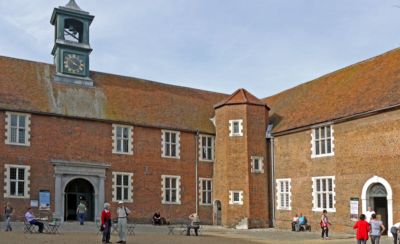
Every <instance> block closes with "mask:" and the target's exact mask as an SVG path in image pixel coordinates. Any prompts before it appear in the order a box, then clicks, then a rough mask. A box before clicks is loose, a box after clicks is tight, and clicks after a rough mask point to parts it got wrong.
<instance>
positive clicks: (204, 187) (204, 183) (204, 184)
mask: <svg viewBox="0 0 400 244" xmlns="http://www.w3.org/2000/svg"><path fill="white" fill-rule="evenodd" d="M201 183H202V184H201V185H202V188H203V190H206V189H207V181H205V180H203V181H202V182H201Z"/></svg>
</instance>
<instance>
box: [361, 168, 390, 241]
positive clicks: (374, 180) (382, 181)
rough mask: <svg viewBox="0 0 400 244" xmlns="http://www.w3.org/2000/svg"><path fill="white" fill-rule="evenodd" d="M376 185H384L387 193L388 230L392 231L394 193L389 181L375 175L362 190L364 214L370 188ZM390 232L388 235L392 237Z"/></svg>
mask: <svg viewBox="0 0 400 244" xmlns="http://www.w3.org/2000/svg"><path fill="white" fill-rule="evenodd" d="M376 183H380V184H382V185H383V186H384V187H385V189H386V192H387V196H386V199H387V210H388V211H387V212H388V228H389V230H390V228H391V227H392V226H393V191H392V187H391V186H390V184H389V182H388V181H387V180H385V179H384V178H381V177H379V176H376V175H374V176H373V177H371V178H369V179H368V180H367V181H366V182H365V184H364V186H363V188H362V192H361V201H362V204H361V206H362V213H365V212H366V211H367V200H368V199H367V193H368V188H369V187H370V186H371V185H373V184H376ZM389 230H388V235H389V236H392V233H390V231H389Z"/></svg>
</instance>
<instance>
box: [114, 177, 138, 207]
mask: <svg viewBox="0 0 400 244" xmlns="http://www.w3.org/2000/svg"><path fill="white" fill-rule="evenodd" d="M112 175H113V178H112V184H113V192H112V201H113V202H118V201H124V202H133V187H132V186H133V173H130V172H112ZM118 175H120V176H121V181H122V182H121V183H122V184H123V180H124V176H128V186H127V187H128V197H127V199H125V198H124V195H125V194H124V191H123V189H124V188H126V186H124V185H121V186H119V185H117V176H118ZM117 187H121V188H122V189H121V197H122V199H118V198H117Z"/></svg>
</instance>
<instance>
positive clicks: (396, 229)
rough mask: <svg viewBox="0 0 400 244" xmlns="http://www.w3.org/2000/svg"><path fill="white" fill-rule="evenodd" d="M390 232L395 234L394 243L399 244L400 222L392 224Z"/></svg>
mask: <svg viewBox="0 0 400 244" xmlns="http://www.w3.org/2000/svg"><path fill="white" fill-rule="evenodd" d="M390 232H391V233H392V235H393V243H394V244H397V236H398V233H399V232H400V222H398V223H396V224H394V225H393V226H392V228H390Z"/></svg>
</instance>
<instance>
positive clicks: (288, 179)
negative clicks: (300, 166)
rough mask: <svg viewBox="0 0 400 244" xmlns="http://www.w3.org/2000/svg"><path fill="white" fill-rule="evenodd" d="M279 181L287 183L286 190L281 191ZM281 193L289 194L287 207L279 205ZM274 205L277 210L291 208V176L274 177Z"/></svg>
mask: <svg viewBox="0 0 400 244" xmlns="http://www.w3.org/2000/svg"><path fill="white" fill-rule="evenodd" d="M281 182H284V183H287V184H288V192H282V191H281ZM281 193H283V194H285V193H288V194H289V196H288V198H289V199H288V200H289V206H288V207H284V206H282V205H281ZM276 206H277V207H276V209H279V210H292V179H291V178H285V179H276Z"/></svg>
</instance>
